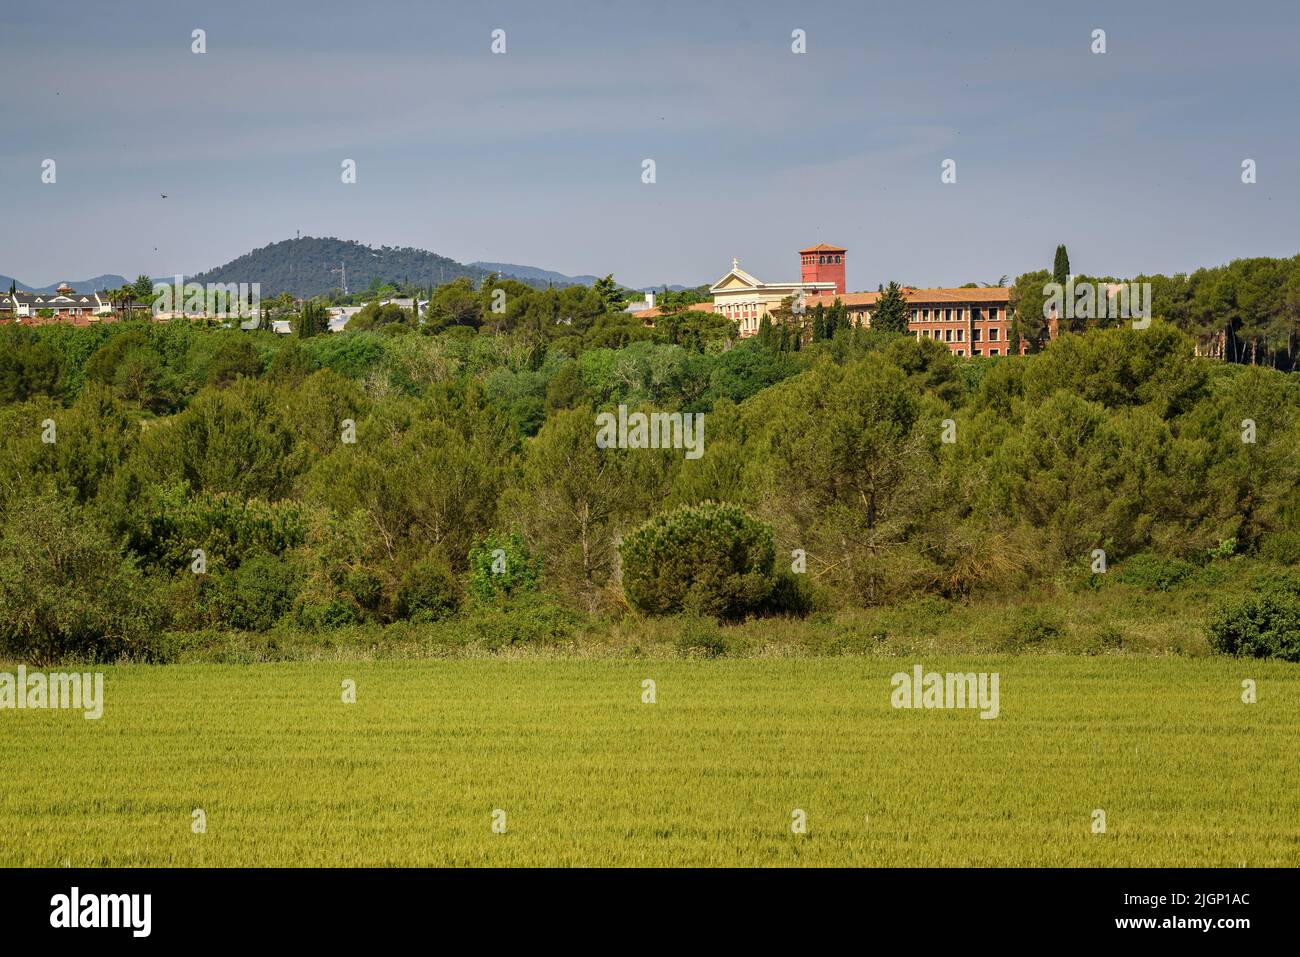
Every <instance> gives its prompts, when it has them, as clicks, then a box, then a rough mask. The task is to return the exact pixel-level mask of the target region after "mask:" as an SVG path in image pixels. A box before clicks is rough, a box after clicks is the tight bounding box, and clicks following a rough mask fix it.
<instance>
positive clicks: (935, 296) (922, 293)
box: [804, 286, 1011, 306]
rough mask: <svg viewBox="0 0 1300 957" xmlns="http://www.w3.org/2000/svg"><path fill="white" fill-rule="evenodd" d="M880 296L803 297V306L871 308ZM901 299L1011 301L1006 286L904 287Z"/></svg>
mask: <svg viewBox="0 0 1300 957" xmlns="http://www.w3.org/2000/svg"><path fill="white" fill-rule="evenodd" d="M880 295H881V294H880V293H878V292H847V293H843V294H842V295H836V294H835V293H822V294H820V295H816V296H805V297H804V304H805V305H806V306H815V305H818V304H819V303H820V304H822V305H826V306H829V305H831V304H832V303H834V302H835V300H836V299H838V300H840V302H842V303H844V305H846V306H872V305H875V302H876V300H877V299H879V298H880ZM903 298H904V299H906V300H907V301H908V302H909V303H912V304H915V305H927V304H931V303H939V304H952V303H984V302H992V303H1006V302H1009V301H1010V299H1011V289H1010V288H1008V287H1006V286H989V287H980V288H974V289H913V288H911V287H906V288H904V289H903Z"/></svg>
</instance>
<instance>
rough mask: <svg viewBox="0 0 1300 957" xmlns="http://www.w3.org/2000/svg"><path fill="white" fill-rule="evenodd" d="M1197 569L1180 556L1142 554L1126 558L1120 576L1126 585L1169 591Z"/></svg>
mask: <svg viewBox="0 0 1300 957" xmlns="http://www.w3.org/2000/svg"><path fill="white" fill-rule="evenodd" d="M1195 571H1196V566H1194V565H1192V564H1191V563H1190V562H1185V561H1183V560H1182V559H1180V558H1161V557H1160V556H1159V555H1148V554H1142V555H1134V556H1133V557H1132V558H1130V559H1128V560H1126V561H1125V562H1124V564H1123V566H1122V567H1121V568H1120V571H1119V576H1118V577H1119V580H1120V581H1122V582H1123V583H1124V584H1126V585H1137V586H1138V587H1139V588H1146V589H1148V590H1150V591H1169V589H1171V588H1175V587H1177V586H1178V585H1181V584H1182V583H1183V582H1185V581H1186V580H1187V579H1189V578H1191V577H1192V574H1193V573H1194V572H1195Z"/></svg>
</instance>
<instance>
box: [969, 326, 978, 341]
mask: <svg viewBox="0 0 1300 957" xmlns="http://www.w3.org/2000/svg"><path fill="white" fill-rule="evenodd" d="M970 341H971V342H979V341H980V331H979V330H978V329H972V330H971V333H970Z"/></svg>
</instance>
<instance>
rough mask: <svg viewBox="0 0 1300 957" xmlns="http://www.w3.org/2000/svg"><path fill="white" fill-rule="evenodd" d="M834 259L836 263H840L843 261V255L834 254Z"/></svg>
mask: <svg viewBox="0 0 1300 957" xmlns="http://www.w3.org/2000/svg"><path fill="white" fill-rule="evenodd" d="M835 261H836V262H837V263H842V262H844V257H843V256H836V257H835Z"/></svg>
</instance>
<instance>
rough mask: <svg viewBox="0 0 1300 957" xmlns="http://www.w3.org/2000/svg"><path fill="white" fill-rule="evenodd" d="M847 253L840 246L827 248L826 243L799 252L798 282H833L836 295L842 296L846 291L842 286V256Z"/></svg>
mask: <svg viewBox="0 0 1300 957" xmlns="http://www.w3.org/2000/svg"><path fill="white" fill-rule="evenodd" d="M847 252H848V250H847V249H844V248H843V247H841V246H828V245H827V244H826V243H818V244H817V245H816V246H809V247H808V248H807V249H801V250H799V262H800V264H801V265H800V269H801V272H800V275H799V279H800V281H802V282H833V283H835V291H836V293H838V294H840V295H843V294H844V293H845V292H846V291H847V290H846V288H845V285H844V254H845V253H847Z"/></svg>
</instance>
